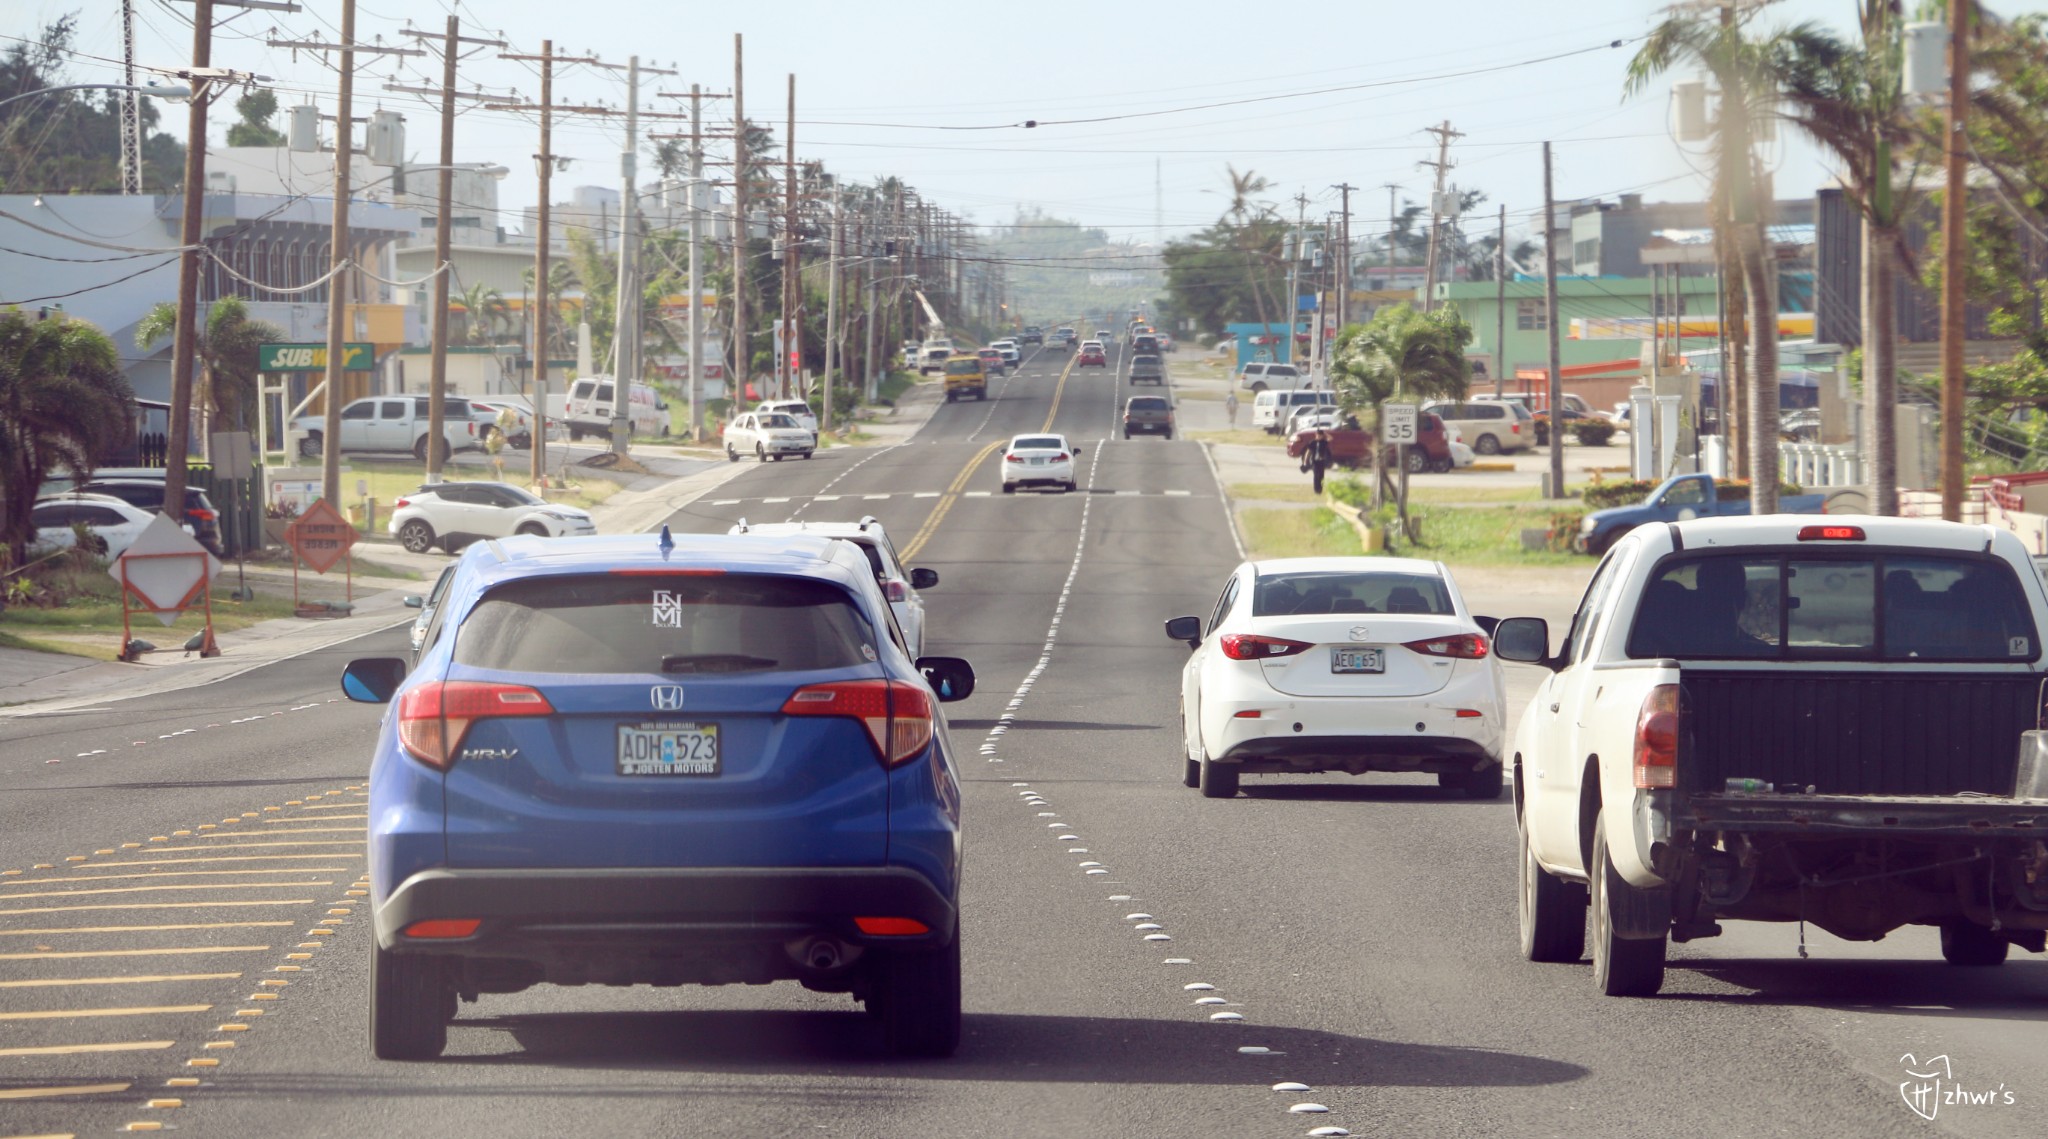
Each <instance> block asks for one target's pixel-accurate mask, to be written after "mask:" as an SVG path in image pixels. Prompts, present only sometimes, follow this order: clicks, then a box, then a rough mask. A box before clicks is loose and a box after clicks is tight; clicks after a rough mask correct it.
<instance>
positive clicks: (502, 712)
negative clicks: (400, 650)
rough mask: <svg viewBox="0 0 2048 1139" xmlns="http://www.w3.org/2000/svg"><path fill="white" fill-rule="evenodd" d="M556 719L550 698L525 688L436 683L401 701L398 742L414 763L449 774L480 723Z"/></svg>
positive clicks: (475, 683) (456, 682) (429, 684)
mask: <svg viewBox="0 0 2048 1139" xmlns="http://www.w3.org/2000/svg"><path fill="white" fill-rule="evenodd" d="M554 714H555V709H554V706H553V705H551V704H549V703H548V698H547V697H545V696H542V695H541V694H540V693H539V692H538V691H537V690H535V689H532V688H528V687H527V686H525V685H523V684H496V683H491V682H488V681H476V680H431V681H428V682H427V683H425V684H422V685H420V686H419V687H418V688H414V689H412V690H410V691H408V692H407V693H406V694H405V695H404V696H403V697H402V698H400V699H399V701H398V742H399V745H400V746H402V747H404V748H405V750H406V753H407V754H408V755H410V756H412V757H413V758H414V759H417V760H419V761H420V762H421V763H424V764H426V765H427V766H428V767H432V768H436V769H439V770H441V771H446V770H448V769H449V768H450V767H453V766H454V765H455V753H456V751H457V750H458V749H459V748H461V747H462V737H463V736H465V735H468V734H469V726H470V725H471V724H474V723H476V722H477V721H478V720H489V719H496V718H499V717H509V716H552V715H554Z"/></svg>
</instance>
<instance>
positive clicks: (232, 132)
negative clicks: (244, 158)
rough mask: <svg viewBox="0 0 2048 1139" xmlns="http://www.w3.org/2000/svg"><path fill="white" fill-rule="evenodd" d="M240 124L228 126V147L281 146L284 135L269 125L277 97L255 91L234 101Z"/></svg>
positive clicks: (274, 111) (275, 108) (262, 91)
mask: <svg viewBox="0 0 2048 1139" xmlns="http://www.w3.org/2000/svg"><path fill="white" fill-rule="evenodd" d="M235 113H236V114H239V115H241V116H242V118H241V121H240V122H236V123H230V124H228V145H229V146H283V145H284V144H285V137H284V133H283V132H281V131H279V130H278V129H277V128H275V127H273V126H271V125H270V120H271V119H272V118H273V117H275V116H276V115H277V96H275V95H273V94H271V93H270V92H268V91H265V90H262V89H260V88H259V89H257V90H255V91H251V92H249V93H248V94H247V95H244V96H242V97H241V98H239V99H237V100H235Z"/></svg>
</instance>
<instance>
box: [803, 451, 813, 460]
mask: <svg viewBox="0 0 2048 1139" xmlns="http://www.w3.org/2000/svg"><path fill="white" fill-rule="evenodd" d="M810 457H811V452H809V451H805V452H804V458H805V459H806V460H809V459H810Z"/></svg>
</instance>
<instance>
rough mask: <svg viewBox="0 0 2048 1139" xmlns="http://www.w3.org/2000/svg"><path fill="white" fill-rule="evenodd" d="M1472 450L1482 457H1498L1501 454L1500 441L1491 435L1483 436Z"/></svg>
mask: <svg viewBox="0 0 2048 1139" xmlns="http://www.w3.org/2000/svg"><path fill="white" fill-rule="evenodd" d="M1472 449H1473V450H1474V451H1477V452H1479V453H1480V454H1482V455H1498V454H1500V440H1498V439H1496V438H1494V437H1493V436H1491V435H1481V436H1480V437H1479V440H1478V441H1477V442H1475V443H1473V444H1472Z"/></svg>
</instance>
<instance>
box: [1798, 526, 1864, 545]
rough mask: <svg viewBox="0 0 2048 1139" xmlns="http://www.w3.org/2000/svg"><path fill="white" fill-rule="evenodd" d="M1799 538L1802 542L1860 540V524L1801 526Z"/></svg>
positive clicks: (1861, 535) (1861, 536) (1861, 537)
mask: <svg viewBox="0 0 2048 1139" xmlns="http://www.w3.org/2000/svg"><path fill="white" fill-rule="evenodd" d="M1799 540H1800V541H1802V542H1816V541H1818V542H1861V541H1862V540H1863V527H1861V526H1801V527H1800V528H1799Z"/></svg>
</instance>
